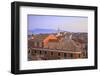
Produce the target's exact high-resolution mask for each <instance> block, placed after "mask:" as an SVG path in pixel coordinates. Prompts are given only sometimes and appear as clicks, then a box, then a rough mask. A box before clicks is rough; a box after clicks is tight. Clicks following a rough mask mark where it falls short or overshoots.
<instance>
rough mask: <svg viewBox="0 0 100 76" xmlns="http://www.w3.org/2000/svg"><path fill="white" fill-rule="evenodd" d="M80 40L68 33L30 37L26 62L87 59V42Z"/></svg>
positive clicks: (78, 37)
mask: <svg viewBox="0 0 100 76" xmlns="http://www.w3.org/2000/svg"><path fill="white" fill-rule="evenodd" d="M85 38H86V37H85ZM82 39H83V40H82ZM82 39H81V38H80V35H79V36H74V34H73V33H70V32H58V33H51V34H36V35H31V36H29V37H28V60H55V59H78V58H87V40H86V39H85V40H84V38H83V37H82Z"/></svg>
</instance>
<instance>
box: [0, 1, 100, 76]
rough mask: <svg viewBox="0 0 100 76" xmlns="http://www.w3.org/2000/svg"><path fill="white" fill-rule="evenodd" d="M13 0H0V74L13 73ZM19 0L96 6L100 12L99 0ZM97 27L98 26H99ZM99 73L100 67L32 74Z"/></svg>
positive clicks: (50, 75)
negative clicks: (11, 59) (11, 37)
mask: <svg viewBox="0 0 100 76" xmlns="http://www.w3.org/2000/svg"><path fill="white" fill-rule="evenodd" d="M13 1H14V0H1V2H0V76H13V74H11V73H10V55H11V54H10V53H11V48H10V47H11V39H10V36H11V34H10V30H11V5H10V4H11V2H13ZM16 1H18V0H16ZM21 1H30V2H44V3H59V4H74V5H91V6H98V11H99V13H100V0H21ZM99 20H100V14H99V15H98V22H99ZM99 24H100V23H98V25H99ZM98 28H100V26H99V27H98ZM99 33H100V30H99ZM98 39H99V40H98V42H100V35H99V38H98ZM99 44H100V43H99ZM99 50H100V48H99ZM98 53H99V56H98V57H100V52H98ZM98 60H99V63H98V64H99V67H100V59H98ZM99 74H100V68H99V69H98V70H85V71H67V72H55V73H40V74H34V76H55V75H56V76H66V75H67V76H73V75H77V76H80V75H81V76H85V75H88V76H91V75H93V76H94V75H95V76H99ZM28 75H30V76H32V75H33V74H26V76H28ZM21 76H23V75H21Z"/></svg>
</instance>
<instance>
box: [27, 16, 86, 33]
mask: <svg viewBox="0 0 100 76" xmlns="http://www.w3.org/2000/svg"><path fill="white" fill-rule="evenodd" d="M38 28H39V29H55V30H57V29H58V28H60V30H64V31H70V32H87V31H88V17H79V16H49V15H48V16H45V15H28V30H33V29H38Z"/></svg>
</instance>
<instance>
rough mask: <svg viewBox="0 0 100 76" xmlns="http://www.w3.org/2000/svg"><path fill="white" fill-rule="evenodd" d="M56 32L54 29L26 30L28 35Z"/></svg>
mask: <svg viewBox="0 0 100 76" xmlns="http://www.w3.org/2000/svg"><path fill="white" fill-rule="evenodd" d="M56 32H57V30H54V29H34V30H28V34H40V33H41V34H45V33H56Z"/></svg>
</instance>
